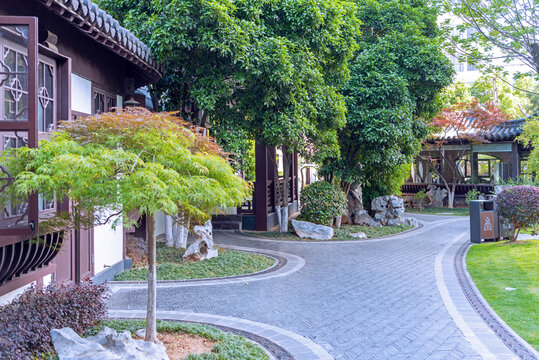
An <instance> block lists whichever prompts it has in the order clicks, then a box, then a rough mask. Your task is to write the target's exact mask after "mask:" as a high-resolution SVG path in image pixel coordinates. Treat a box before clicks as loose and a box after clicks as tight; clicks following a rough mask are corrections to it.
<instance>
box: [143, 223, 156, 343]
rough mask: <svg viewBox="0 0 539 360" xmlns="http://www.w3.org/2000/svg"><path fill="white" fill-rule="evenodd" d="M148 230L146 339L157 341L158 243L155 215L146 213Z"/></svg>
mask: <svg viewBox="0 0 539 360" xmlns="http://www.w3.org/2000/svg"><path fill="white" fill-rule="evenodd" d="M146 231H147V234H148V239H147V241H148V308H147V313H146V337H145V340H146V341H152V342H154V343H155V342H157V341H158V340H157V319H156V309H157V289H156V283H157V276H156V273H155V262H156V256H157V254H156V243H155V217H154V215H153V214H147V215H146Z"/></svg>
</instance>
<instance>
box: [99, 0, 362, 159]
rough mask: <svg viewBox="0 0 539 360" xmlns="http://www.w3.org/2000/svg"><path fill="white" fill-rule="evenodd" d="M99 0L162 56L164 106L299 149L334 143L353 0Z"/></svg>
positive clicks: (350, 44) (352, 43)
mask: <svg viewBox="0 0 539 360" xmlns="http://www.w3.org/2000/svg"><path fill="white" fill-rule="evenodd" d="M99 3H100V5H101V6H103V7H104V8H105V9H106V10H108V11H110V12H111V13H112V14H114V15H116V16H117V17H118V18H119V19H120V20H121V21H122V23H123V24H124V25H125V26H126V27H127V28H129V29H130V30H131V31H133V32H134V34H135V35H137V36H138V37H139V38H141V40H143V41H144V42H145V43H146V44H148V45H149V47H150V48H151V49H152V52H153V55H154V56H155V57H156V58H157V59H158V60H159V61H161V62H162V63H163V64H164V65H165V66H166V72H165V74H164V76H163V79H161V81H160V82H159V83H158V84H157V85H156V86H155V87H154V89H153V91H154V94H155V95H156V96H157V97H158V98H160V99H162V101H163V104H164V106H165V107H166V108H167V109H171V110H172V109H182V110H181V111H182V113H181V115H182V116H184V117H185V118H188V119H190V120H192V121H195V122H198V121H199V119H201V118H205V116H206V115H208V116H209V118H210V120H211V121H210V122H211V124H212V126H213V128H224V129H230V130H232V131H236V129H242V130H243V131H245V132H246V133H247V134H249V136H248V137H249V139H250V140H256V141H260V142H263V143H266V144H268V145H272V146H283V145H285V146H287V147H288V148H289V149H296V150H299V151H302V150H303V149H304V148H305V144H306V140H309V141H310V143H311V144H313V145H315V148H316V149H317V150H318V151H317V152H316V154H311V155H317V156H325V155H326V154H335V153H337V152H338V146H337V145H338V140H337V139H338V138H337V129H338V128H340V127H342V126H343V124H344V115H345V103H344V99H343V97H342V95H341V94H339V93H338V91H337V89H338V87H339V86H341V85H342V84H343V83H344V82H345V81H346V80H347V78H348V75H349V71H348V68H347V65H348V61H349V59H350V58H351V57H352V55H353V52H354V50H355V49H356V38H357V34H358V32H359V22H358V20H357V18H356V16H355V10H356V8H355V6H354V5H353V4H352V3H351V2H348V1H341V0H298V1H288V0H263V1H232V0H225V1H216V0H181V1H180V0H153V1H133V0H100V2H99ZM202 114H204V115H202ZM219 134H223V132H219ZM218 137H220V135H218ZM223 140H224V142H225V143H226V144H231V141H230V139H228V138H227V139H223ZM239 141H240V142H243V140H239ZM241 146H243V145H239V147H241ZM225 147H227V146H226V145H225ZM237 148H238V146H236V145H231V146H230V147H229V148H228V149H230V150H232V149H237Z"/></svg>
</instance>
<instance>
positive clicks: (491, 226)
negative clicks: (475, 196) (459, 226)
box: [470, 200, 499, 243]
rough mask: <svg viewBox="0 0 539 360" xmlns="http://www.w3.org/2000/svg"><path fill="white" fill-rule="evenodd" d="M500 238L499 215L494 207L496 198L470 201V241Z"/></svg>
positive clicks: (476, 241)
mask: <svg viewBox="0 0 539 360" xmlns="http://www.w3.org/2000/svg"><path fill="white" fill-rule="evenodd" d="M497 239H499V224H498V215H497V213H496V211H495V209H494V200H471V201H470V241H471V242H474V243H480V242H481V240H497Z"/></svg>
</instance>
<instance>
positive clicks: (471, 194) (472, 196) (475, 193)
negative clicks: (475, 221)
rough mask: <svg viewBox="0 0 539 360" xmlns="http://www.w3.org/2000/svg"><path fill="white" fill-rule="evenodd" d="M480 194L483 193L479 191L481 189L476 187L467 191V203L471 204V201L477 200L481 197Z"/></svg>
mask: <svg viewBox="0 0 539 360" xmlns="http://www.w3.org/2000/svg"><path fill="white" fill-rule="evenodd" d="M479 194H481V193H480V192H479V190H477V189H475V188H474V189H472V190H470V191H468V192H467V193H466V204H467V205H470V201H472V200H477V199H478V198H479Z"/></svg>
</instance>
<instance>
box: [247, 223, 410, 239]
mask: <svg viewBox="0 0 539 360" xmlns="http://www.w3.org/2000/svg"><path fill="white" fill-rule="evenodd" d="M412 228H413V226H406V225H399V226H382V227H380V228H371V227H368V226H360V225H343V226H341V228H340V229H333V230H334V232H335V235H334V236H333V238H332V239H331V240H327V241H342V240H358V241H361V240H359V239H357V238H354V237H352V236H350V234H352V233H356V232H364V233H365V234H366V235H367V238H368V239H373V238H379V237H383V236H388V235H395V234H398V233H401V232H403V231H406V230H409V229H412ZM244 233H246V234H248V235H256V236H261V237H266V238H272V239H282V240H306V241H319V240H314V239H308V238H305V239H303V238H300V237H299V236H297V235H295V234H293V233H292V232H288V233H281V232H276V231H244Z"/></svg>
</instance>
